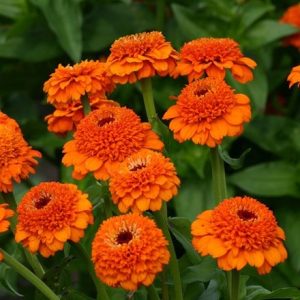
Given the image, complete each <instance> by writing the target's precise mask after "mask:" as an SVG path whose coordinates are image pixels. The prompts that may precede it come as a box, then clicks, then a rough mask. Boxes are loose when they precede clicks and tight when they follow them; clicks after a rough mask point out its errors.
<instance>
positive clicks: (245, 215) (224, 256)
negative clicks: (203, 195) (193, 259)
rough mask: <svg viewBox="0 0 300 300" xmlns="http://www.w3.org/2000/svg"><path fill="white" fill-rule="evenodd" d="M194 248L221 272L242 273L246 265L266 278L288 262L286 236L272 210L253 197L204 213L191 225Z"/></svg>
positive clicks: (237, 200)
mask: <svg viewBox="0 0 300 300" xmlns="http://www.w3.org/2000/svg"><path fill="white" fill-rule="evenodd" d="M192 235H193V240H192V243H193V246H194V247H195V249H196V250H197V251H198V252H199V253H200V254H201V255H203V256H205V255H211V256H212V257H214V258H216V259H217V261H218V266H219V268H221V269H223V270H225V271H229V270H233V269H236V270H240V269H242V268H243V267H245V266H246V265H247V264H249V265H250V266H253V267H256V269H257V271H258V272H259V273H260V274H266V273H269V272H270V271H271V268H272V267H273V266H275V265H276V264H278V263H280V262H283V261H284V260H285V259H286V258H287V252H286V249H285V247H284V245H283V240H284V239H285V235H284V232H283V230H282V229H281V228H280V227H279V226H278V225H277V222H276V219H275V217H274V215H273V213H272V211H271V210H269V209H268V208H267V207H266V206H265V205H264V204H262V203H260V202H259V201H257V200H255V199H253V198H250V197H234V198H230V199H226V200H224V201H223V202H221V203H220V204H219V205H218V206H217V207H216V208H215V209H213V210H207V211H204V212H203V213H201V214H200V215H199V216H198V217H197V219H196V221H194V222H193V223H192Z"/></svg>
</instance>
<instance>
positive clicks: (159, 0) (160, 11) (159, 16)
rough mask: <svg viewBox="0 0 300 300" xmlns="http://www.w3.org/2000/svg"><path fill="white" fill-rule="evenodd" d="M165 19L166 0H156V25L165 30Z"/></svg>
mask: <svg viewBox="0 0 300 300" xmlns="http://www.w3.org/2000/svg"><path fill="white" fill-rule="evenodd" d="M164 19H165V0H156V27H157V29H158V30H163V27H164Z"/></svg>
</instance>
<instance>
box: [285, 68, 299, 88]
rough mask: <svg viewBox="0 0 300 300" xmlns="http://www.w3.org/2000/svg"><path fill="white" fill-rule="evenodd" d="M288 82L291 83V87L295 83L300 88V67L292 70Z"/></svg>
mask: <svg viewBox="0 0 300 300" xmlns="http://www.w3.org/2000/svg"><path fill="white" fill-rule="evenodd" d="M287 80H288V81H289V82H290V85H289V86H290V87H291V86H292V85H294V84H295V83H297V84H298V87H299V86H300V66H296V67H294V68H293V69H292V71H291V73H290V74H289V76H288V79H287Z"/></svg>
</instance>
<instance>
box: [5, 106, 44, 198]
mask: <svg viewBox="0 0 300 300" xmlns="http://www.w3.org/2000/svg"><path fill="white" fill-rule="evenodd" d="M36 157H41V153H40V152H39V151H36V150H32V148H31V147H30V146H29V145H28V144H27V142H26V141H25V140H24V138H23V135H22V132H21V129H20V127H19V125H18V124H17V122H16V121H15V120H13V119H11V118H9V117H8V116H7V115H5V114H4V113H2V112H0V192H4V193H8V192H11V191H12V190H13V181H16V182H20V181H21V180H22V179H26V178H28V176H29V174H33V173H35V170H34V167H35V166H36V165H37V163H38V162H37V160H36V159H35V158H36Z"/></svg>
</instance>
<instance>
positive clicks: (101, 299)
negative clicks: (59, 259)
mask: <svg viewBox="0 0 300 300" xmlns="http://www.w3.org/2000/svg"><path fill="white" fill-rule="evenodd" d="M72 245H73V246H74V247H75V248H76V250H77V252H78V253H79V254H80V258H83V260H84V262H85V264H86V267H87V269H88V271H89V273H90V276H91V277H92V279H93V282H94V285H95V287H96V289H97V300H109V297H108V294H107V292H106V289H105V286H104V284H103V283H102V282H101V281H100V279H98V278H97V276H96V273H95V270H94V266H93V264H92V261H91V259H90V257H89V256H88V254H87V253H86V251H85V250H84V248H83V247H82V245H81V244H79V243H72Z"/></svg>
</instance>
